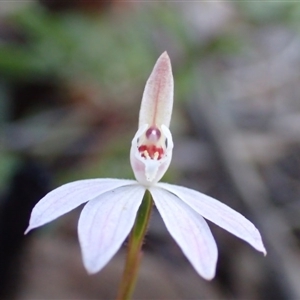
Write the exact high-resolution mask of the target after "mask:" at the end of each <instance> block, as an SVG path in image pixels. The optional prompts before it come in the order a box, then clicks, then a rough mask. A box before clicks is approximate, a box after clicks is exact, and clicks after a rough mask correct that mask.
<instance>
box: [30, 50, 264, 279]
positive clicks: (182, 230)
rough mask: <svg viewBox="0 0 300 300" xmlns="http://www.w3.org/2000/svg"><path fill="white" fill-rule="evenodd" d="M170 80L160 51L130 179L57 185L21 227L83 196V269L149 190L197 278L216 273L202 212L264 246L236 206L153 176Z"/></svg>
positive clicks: (164, 136)
mask: <svg viewBox="0 0 300 300" xmlns="http://www.w3.org/2000/svg"><path fill="white" fill-rule="evenodd" d="M173 85H174V84H173V75H172V69H171V63H170V59H169V56H168V55H167V53H166V52H165V53H163V54H162V55H161V56H160V57H159V59H158V60H157V62H156V64H155V66H154V69H153V71H152V73H151V75H150V77H149V79H148V81H147V84H146V87H145V90H144V93H143V98H142V104H141V109H140V115H139V125H138V130H137V133H136V134H135V136H134V138H133V140H132V144H131V151H130V161H131V166H132V169H133V172H134V175H135V178H136V180H126V179H110V178H104V179H89V180H79V181H75V182H71V183H67V184H65V185H62V186H61V187H59V188H57V189H55V190H53V191H51V192H50V193H48V194H47V195H46V196H45V197H44V198H42V199H41V200H40V201H39V202H38V203H37V204H36V206H35V207H34V209H33V211H32V214H31V218H30V223H29V227H28V228H27V230H26V233H27V232H29V231H30V230H32V229H34V228H36V227H39V226H42V225H44V224H46V223H48V222H51V221H53V220H55V219H56V218H58V217H60V216H62V215H64V214H65V213H67V212H69V211H71V210H72V209H74V208H76V207H78V206H79V205H81V204H83V203H85V202H87V204H86V205H85V206H84V208H83V210H82V212H81V215H80V218H79V222H78V236H79V242H80V246H81V252H82V257H83V263H84V266H85V268H86V270H87V272H88V273H90V274H92V273H96V272H98V271H100V270H101V269H102V268H103V267H104V266H105V265H106V264H107V263H108V262H109V261H110V259H111V258H112V257H113V256H114V255H115V254H116V252H117V251H118V250H119V248H120V247H121V245H122V243H123V242H124V240H125V239H126V237H127V236H128V234H129V233H130V230H131V229H132V228H133V225H134V222H135V219H136V216H137V212H138V210H139V207H140V206H141V204H142V200H143V196H144V194H145V192H146V191H147V190H148V191H149V192H150V194H151V196H152V198H153V201H154V203H155V205H156V207H157V209H158V211H159V213H160V215H161V217H162V218H163V221H164V223H165V225H166V227H167V229H168V231H169V233H170V234H171V236H172V237H173V238H174V240H175V241H176V242H177V244H178V245H179V247H180V248H181V249H182V252H183V253H184V255H185V256H186V257H187V259H188V260H189V261H190V263H191V264H192V266H193V267H194V268H195V270H196V271H197V272H198V273H199V275H201V276H202V277H203V278H205V279H207V280H210V279H212V278H213V277H214V275H215V270H216V263H217V257H218V250H217V246H216V243H215V240H214V238H213V236H212V233H211V231H210V229H209V227H208V225H207V223H206V221H205V219H207V220H209V221H211V222H213V223H215V224H217V225H218V226H220V227H222V228H224V229H225V230H227V231H229V232H230V233H232V234H233V235H235V236H237V237H238V238H240V239H242V240H244V241H246V242H247V243H249V244H250V245H251V246H252V247H254V248H255V249H256V250H258V251H260V252H262V253H264V254H266V250H265V248H264V245H263V242H262V239H261V236H260V233H259V231H258V230H257V229H256V227H255V226H254V225H253V224H252V223H251V222H250V221H248V220H247V219H246V218H245V217H244V216H242V215H241V214H240V213H238V212H236V211H234V210H233V209H231V208H230V207H228V206H226V205H225V204H223V203H221V202H220V201H218V200H215V199H213V198H211V197H209V196H206V195H204V194H202V193H200V192H198V191H195V190H192V189H189V188H185V187H182V186H178V185H172V184H167V183H160V182H159V180H160V179H161V178H162V176H163V175H164V174H165V172H166V170H167V169H168V167H169V164H170V162H171V158H172V150H173V140H172V134H171V132H170V130H169V125H170V120H171V113H172V106H173Z"/></svg>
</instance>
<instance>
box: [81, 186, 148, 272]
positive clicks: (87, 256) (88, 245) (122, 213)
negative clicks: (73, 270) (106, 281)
mask: <svg viewBox="0 0 300 300" xmlns="http://www.w3.org/2000/svg"><path fill="white" fill-rule="evenodd" d="M144 193H145V188H144V187H142V186H141V185H138V184H135V185H131V186H126V187H120V188H118V189H115V190H111V191H109V192H107V193H105V194H103V195H101V196H99V197H97V198H95V199H93V200H91V201H90V202H88V203H87V204H86V206H85V207H84V208H83V210H82V213H81V215H80V218H79V223H78V235H79V242H80V246H81V252H82V257H83V262H84V266H85V268H86V269H87V271H88V272H89V273H91V274H92V273H96V272H98V271H100V269H102V268H103V267H104V266H105V265H106V264H107V263H108V261H109V260H110V259H111V258H112V257H113V255H114V254H115V253H116V252H117V251H118V249H119V248H120V247H121V245H122V243H123V241H124V240H125V238H126V237H127V235H128V234H129V231H130V230H131V228H132V227H133V224H134V220H135V217H136V214H137V211H138V208H139V206H140V204H141V202H142V199H143V195H144Z"/></svg>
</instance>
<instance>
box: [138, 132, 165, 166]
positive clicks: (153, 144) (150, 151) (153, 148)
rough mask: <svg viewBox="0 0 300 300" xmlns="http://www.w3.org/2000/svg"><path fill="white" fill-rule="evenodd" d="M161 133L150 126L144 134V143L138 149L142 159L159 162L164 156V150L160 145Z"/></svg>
mask: <svg viewBox="0 0 300 300" xmlns="http://www.w3.org/2000/svg"><path fill="white" fill-rule="evenodd" d="M160 138H161V132H160V130H159V129H158V128H157V127H155V126H151V127H150V128H149V129H147V131H146V133H145V140H144V143H143V144H142V145H141V146H139V147H138V150H139V152H140V154H141V156H142V157H144V158H146V159H154V160H159V159H161V158H162V156H163V154H164V149H163V147H162V146H161V145H160V144H161V143H160Z"/></svg>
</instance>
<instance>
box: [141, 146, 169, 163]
mask: <svg viewBox="0 0 300 300" xmlns="http://www.w3.org/2000/svg"><path fill="white" fill-rule="evenodd" d="M138 149H139V152H140V153H141V155H142V157H144V158H151V159H157V160H159V159H161V158H162V155H163V154H164V150H163V148H161V147H156V146H154V145H150V146H146V145H142V146H140V147H139V148H138Z"/></svg>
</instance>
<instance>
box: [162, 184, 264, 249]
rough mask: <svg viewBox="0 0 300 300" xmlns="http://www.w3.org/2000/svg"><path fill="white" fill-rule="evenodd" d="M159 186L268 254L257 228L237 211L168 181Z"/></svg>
mask: <svg viewBox="0 0 300 300" xmlns="http://www.w3.org/2000/svg"><path fill="white" fill-rule="evenodd" d="M158 186H160V187H162V188H164V189H166V190H168V191H170V192H171V193H173V194H175V195H176V196H178V197H179V198H180V199H182V200H183V201H184V202H185V203H187V204H188V205H189V206H190V207H192V208H193V209H194V210H195V211H196V212H198V213H199V214H201V215H202V216H203V217H204V218H206V219H208V220H210V221H211V222H213V223H215V224H217V225H218V226H220V227H222V228H224V229H225V230H227V231H229V232H230V233H232V234H234V235H235V236H237V237H239V238H240V239H242V240H244V241H246V242H247V243H249V244H250V245H251V246H253V247H254V248H255V249H256V250H258V251H261V252H263V253H264V254H266V249H265V247H264V245H263V242H262V239H261V236H260V233H259V231H258V230H257V228H256V227H255V226H254V225H253V224H252V223H251V222H250V221H249V220H247V219H246V218H245V217H244V216H243V215H241V214H240V213H238V212H237V211H235V210H233V209H232V208H230V207H229V206H227V205H225V204H224V203H222V202H220V201H218V200H216V199H214V198H211V197H209V196H207V195H204V194H202V193H200V192H197V191H195V190H192V189H188V188H185V187H182V186H178V185H171V184H167V183H159V184H158Z"/></svg>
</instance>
